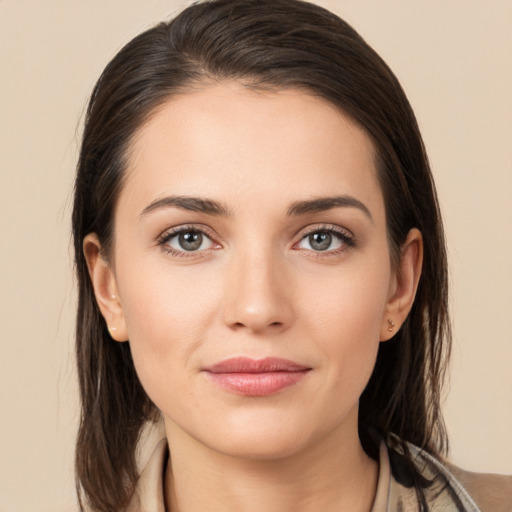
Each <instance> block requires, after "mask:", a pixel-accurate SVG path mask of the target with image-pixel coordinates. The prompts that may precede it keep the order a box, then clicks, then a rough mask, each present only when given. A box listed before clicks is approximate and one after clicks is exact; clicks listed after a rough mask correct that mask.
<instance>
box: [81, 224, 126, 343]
mask: <svg viewBox="0 0 512 512" xmlns="http://www.w3.org/2000/svg"><path fill="white" fill-rule="evenodd" d="M83 251H84V255H85V259H86V261H87V268H88V269H89V276H90V278H91V283H92V286H93V289H94V295H95V297H96V302H97V303H98V307H99V308H100V311H101V314H102V315H103V318H104V319H105V322H106V323H107V327H108V330H109V332H110V336H112V338H113V339H114V340H116V341H127V340H128V332H127V329H126V322H125V318H124V312H123V308H122V305H121V300H120V298H119V293H118V291H117V284H116V278H115V275H114V272H113V271H112V268H111V266H110V265H109V263H108V262H107V261H106V260H105V259H104V258H103V256H102V253H101V244H100V241H99V239H98V237H97V236H96V233H90V234H89V235H87V236H86V237H85V238H84V243H83Z"/></svg>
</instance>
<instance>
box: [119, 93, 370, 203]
mask: <svg viewBox="0 0 512 512" xmlns="http://www.w3.org/2000/svg"><path fill="white" fill-rule="evenodd" d="M374 162H375V158H374V147H373V144H372V142H371V140H370V138H369V136H368V135H367V134H366V132H365V131H364V130H363V129H361V128H360V127H359V126H358V125H357V124H356V123H354V122H353V121H351V120H350V119H349V118H348V116H346V115H345V114H344V113H343V112H341V110H339V109H338V108H337V107H335V106H334V105H332V104H331V103H329V102H327V101H326V100H323V99H320V98H318V97H314V96H312V95H309V94H305V93H304V92H300V91H297V90H280V91H277V92H274V91H273V92H269V91H255V90H252V89H249V88H247V87H243V86H242V85H239V84H236V83H220V84H215V85H207V86H205V87H203V88H200V89H196V90H194V91H192V92H190V93H187V94H179V95H175V96H173V97H171V98H170V99H169V100H168V101H167V102H166V103H164V104H163V105H161V106H160V107H159V108H158V109H156V110H155V111H154V112H153V114H152V115H151V116H150V117H149V119H148V120H147V122H146V123H145V124H144V125H143V126H142V127H141V128H140V129H139V130H138V132H137V133H136V136H135V138H134V140H133V144H132V146H131V148H130V151H129V155H128V169H127V179H126V181H125V183H126V186H125V188H126V190H125V191H124V192H123V193H122V196H123V195H125V196H126V195H129V196H132V197H131V198H130V199H131V200H130V202H131V203H133V202H134V201H136V202H139V200H141V199H142V198H144V200H146V201H149V200H152V199H154V198H155V197H157V196H158V195H162V196H163V195H167V194H194V195H207V196H208V197H212V198H215V197H218V196H223V195H226V194H228V195H231V196H233V193H234V192H235V191H236V193H237V194H238V196H239V198H242V197H244V198H246V197H247V196H251V197H252V196H258V197H259V198H260V200H261V201H263V202H265V201H271V200H275V199H281V200H283V201H290V200H295V199H297V196H301V198H303V196H310V197H313V196H322V195H332V193H333V192H334V191H335V192H337V193H344V194H353V195H356V196H358V198H359V199H360V200H362V201H372V200H375V197H371V196H372V195H373V196H375V195H377V196H379V197H378V198H377V199H379V198H380V187H379V185H378V180H377V177H376V170H375V163H374ZM234 199H236V197H234Z"/></svg>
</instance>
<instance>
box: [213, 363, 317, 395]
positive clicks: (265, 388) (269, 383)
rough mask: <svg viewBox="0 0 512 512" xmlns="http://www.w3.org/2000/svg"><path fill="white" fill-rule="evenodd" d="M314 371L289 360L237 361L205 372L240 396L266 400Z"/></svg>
mask: <svg viewBox="0 0 512 512" xmlns="http://www.w3.org/2000/svg"><path fill="white" fill-rule="evenodd" d="M310 370H311V368H309V367H306V366H303V365H301V364H298V363H295V362H294V361H290V360H287V359H280V358H275V357H268V358H265V359H258V360H255V359H250V358H247V357H235V358H232V359H226V360H225V361H221V362H219V363H216V364H214V365H212V366H208V367H207V368H204V370H203V371H204V372H205V374H206V375H207V377H208V378H210V379H211V380H212V381H213V382H214V383H215V384H217V385H218V386H220V387H221V388H223V389H225V390H227V391H230V392H232V393H235V394H238V395H245V396H267V395H272V394H275V393H277V392H279V391H281V390H283V389H285V388H287V387H289V386H292V385H294V384H297V383H298V382H299V381H301V380H302V379H303V378H304V377H305V376H306V375H307V374H308V372H309V371H310Z"/></svg>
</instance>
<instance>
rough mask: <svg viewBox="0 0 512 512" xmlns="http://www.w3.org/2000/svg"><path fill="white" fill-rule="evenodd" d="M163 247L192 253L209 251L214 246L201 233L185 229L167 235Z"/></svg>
mask: <svg viewBox="0 0 512 512" xmlns="http://www.w3.org/2000/svg"><path fill="white" fill-rule="evenodd" d="M165 245H168V246H169V247H171V248H172V249H174V250H175V251H179V252H183V251H186V252H194V251H203V250H205V249H211V248H212V247H213V245H214V244H213V242H212V240H211V239H210V238H209V237H208V236H206V235H205V234H204V233H202V232H201V231H198V230H194V229H187V230H183V231H179V232H177V233H173V234H171V235H169V236H168V237H167V239H166V240H165Z"/></svg>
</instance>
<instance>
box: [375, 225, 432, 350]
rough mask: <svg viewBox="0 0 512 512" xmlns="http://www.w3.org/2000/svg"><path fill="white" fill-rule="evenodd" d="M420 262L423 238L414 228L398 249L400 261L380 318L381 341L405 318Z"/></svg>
mask: <svg viewBox="0 0 512 512" xmlns="http://www.w3.org/2000/svg"><path fill="white" fill-rule="evenodd" d="M422 264H423V238H422V236H421V233H420V231H419V230H418V229H416V228H414V229H411V230H410V231H409V234H408V235H407V239H406V241H405V243H404V244H403V245H402V247H401V249H400V261H399V263H398V267H397V269H396V270H395V272H394V275H393V278H392V283H390V296H389V298H388V302H387V304H386V309H385V312H384V316H383V318H382V325H381V333H380V339H381V341H387V340H389V339H391V338H392V337H393V336H394V335H395V334H396V333H397V331H398V330H399V329H400V326H401V325H402V324H403V323H404V321H405V319H406V318H407V315H408V314H409V312H410V310H411V308H412V305H413V303H414V298H415V297H416V290H417V289H418V284H419V281H420V276H421V268H422Z"/></svg>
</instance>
